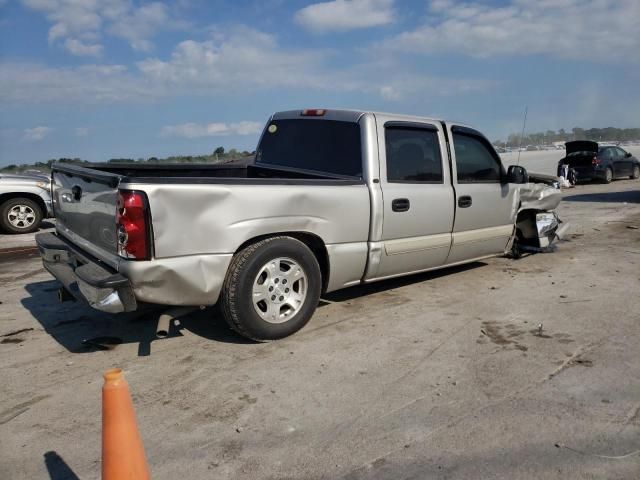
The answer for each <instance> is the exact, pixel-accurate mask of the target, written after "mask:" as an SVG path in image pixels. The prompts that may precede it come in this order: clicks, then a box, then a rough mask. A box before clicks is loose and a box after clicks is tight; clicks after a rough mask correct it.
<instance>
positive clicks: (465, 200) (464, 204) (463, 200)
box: [458, 195, 473, 208]
mask: <svg viewBox="0 0 640 480" xmlns="http://www.w3.org/2000/svg"><path fill="white" fill-rule="evenodd" d="M472 203H473V200H472V199H471V197H470V196H469V195H463V196H462V197H459V198H458V206H459V207H460V208H468V207H470V206H471V204H472Z"/></svg>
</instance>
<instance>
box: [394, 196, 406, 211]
mask: <svg viewBox="0 0 640 480" xmlns="http://www.w3.org/2000/svg"><path fill="white" fill-rule="evenodd" d="M409 207H411V203H410V202H409V199H408V198H396V199H395V200H393V201H392V202H391V210H393V211H394V212H406V211H408V210H409Z"/></svg>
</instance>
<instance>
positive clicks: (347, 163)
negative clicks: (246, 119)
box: [256, 119, 362, 177]
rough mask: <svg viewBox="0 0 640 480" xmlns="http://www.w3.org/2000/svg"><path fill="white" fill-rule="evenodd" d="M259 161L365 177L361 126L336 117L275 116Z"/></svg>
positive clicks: (269, 126) (263, 139)
mask: <svg viewBox="0 0 640 480" xmlns="http://www.w3.org/2000/svg"><path fill="white" fill-rule="evenodd" d="M256 163H257V164H261V165H273V166H280V167H291V168H299V169H302V170H313V171H318V172H323V173H330V174H334V175H346V176H350V177H362V153H361V146H360V126H359V125H358V124H357V123H353V122H340V121H334V120H309V119H299V120H274V121H272V122H270V123H269V125H268V126H267V129H266V130H265V132H264V135H263V136H262V140H261V142H260V145H259V147H258V150H257V152H256Z"/></svg>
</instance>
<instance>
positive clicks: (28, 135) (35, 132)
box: [22, 127, 53, 142]
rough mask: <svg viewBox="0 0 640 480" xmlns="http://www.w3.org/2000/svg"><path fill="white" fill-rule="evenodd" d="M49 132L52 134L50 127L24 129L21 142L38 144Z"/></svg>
mask: <svg viewBox="0 0 640 480" xmlns="http://www.w3.org/2000/svg"><path fill="white" fill-rule="evenodd" d="M51 132H53V128H51V127H33V128H25V129H24V131H23V132H22V140H24V141H25V142H39V141H41V140H43V139H44V138H45V137H46V136H47V135H49V134H50V133H51Z"/></svg>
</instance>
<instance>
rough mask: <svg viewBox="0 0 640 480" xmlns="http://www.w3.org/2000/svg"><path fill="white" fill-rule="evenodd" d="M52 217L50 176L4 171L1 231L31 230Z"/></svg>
mask: <svg viewBox="0 0 640 480" xmlns="http://www.w3.org/2000/svg"><path fill="white" fill-rule="evenodd" d="M51 216H52V210H51V184H50V179H49V177H48V176H47V175H45V174H40V173H36V174H27V173H24V174H18V175H15V174H10V173H0V233H30V232H33V231H35V230H37V229H38V227H39V226H40V223H41V222H42V219H43V218H47V217H51Z"/></svg>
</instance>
